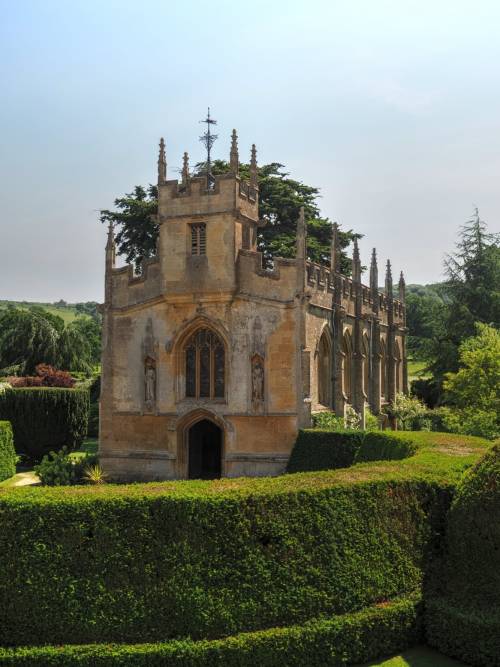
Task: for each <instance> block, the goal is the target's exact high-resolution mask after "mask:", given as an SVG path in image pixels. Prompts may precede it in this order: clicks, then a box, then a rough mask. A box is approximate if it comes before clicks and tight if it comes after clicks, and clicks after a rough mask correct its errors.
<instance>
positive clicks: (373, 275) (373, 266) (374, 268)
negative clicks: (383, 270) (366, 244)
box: [370, 248, 378, 292]
mask: <svg viewBox="0 0 500 667" xmlns="http://www.w3.org/2000/svg"><path fill="white" fill-rule="evenodd" d="M370 289H371V291H372V292H378V265H377V250H376V248H373V250H372V259H371V262H370Z"/></svg>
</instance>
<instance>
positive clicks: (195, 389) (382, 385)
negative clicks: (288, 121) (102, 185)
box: [99, 130, 407, 481]
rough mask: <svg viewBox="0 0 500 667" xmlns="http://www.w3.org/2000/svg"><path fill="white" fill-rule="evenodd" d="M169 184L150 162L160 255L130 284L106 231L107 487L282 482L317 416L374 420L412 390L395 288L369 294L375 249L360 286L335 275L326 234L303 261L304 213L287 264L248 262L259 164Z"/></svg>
mask: <svg viewBox="0 0 500 667" xmlns="http://www.w3.org/2000/svg"><path fill="white" fill-rule="evenodd" d="M229 164H230V172H229V173H227V174H223V175H218V176H212V175H211V172H210V169H207V174H206V176H200V177H192V176H191V174H190V172H189V166H188V159H187V155H186V154H185V155H184V167H183V170H182V177H181V179H180V180H178V179H171V180H168V179H167V163H166V154H165V144H164V141H163V139H162V140H161V142H160V153H159V159H158V216H157V221H158V224H159V238H158V244H157V252H156V256H155V257H152V258H151V259H148V260H146V261H145V262H144V263H143V267H142V272H141V274H140V275H136V274H135V273H134V270H133V268H132V266H125V267H121V268H117V267H116V266H115V240H114V233H113V229H112V227H110V229H109V232H108V241H107V245H106V268H105V301H104V304H103V306H102V313H103V352H102V388H101V401H100V444H99V458H100V462H101V465H102V467H103V469H104V471H105V472H106V473H107V474H108V475H109V476H110V478H112V479H114V480H123V481H126V480H137V481H150V480H167V479H188V478H191V479H193V478H194V479H200V478H201V479H210V478H218V477H239V476H244V475H245V476H246V475H248V476H259V475H277V474H280V473H282V472H283V471H284V470H285V468H286V464H287V461H288V457H289V455H290V452H291V449H292V447H293V444H294V442H295V439H296V436H297V432H298V429H301V428H307V427H309V426H310V425H311V413H312V412H315V411H321V410H332V411H334V412H335V413H336V414H337V415H344V414H345V410H346V408H347V407H348V406H352V407H353V408H354V409H355V410H356V412H357V413H358V414H360V415H361V418H362V419H363V418H364V417H363V415H364V412H365V408H366V407H369V408H370V410H371V411H372V412H373V413H374V414H380V411H381V408H382V407H383V405H384V404H386V403H388V402H390V401H391V400H392V399H394V397H395V395H396V394H397V393H398V392H406V391H407V365H406V344H405V337H406V326H405V284H404V279H403V275H402V274H401V278H400V280H399V291H398V296H399V298H398V299H395V298H394V294H393V281H392V275H391V266H390V263H389V262H387V268H386V275H385V290H384V291H383V292H380V291H379V288H378V270H377V257H376V253H375V250H374V251H373V253H372V257H371V264H370V278H369V285H364V284H362V282H361V260H360V255H359V249H358V246H357V243H356V242H355V243H354V250H353V255H352V272H351V276H350V277H348V276H346V275H342V273H341V272H340V246H339V238H338V229H337V227H336V226H335V225H334V228H333V234H332V242H331V258H330V263H329V265H328V266H326V265H320V264H316V263H313V262H311V261H309V260H308V256H307V233H306V222H305V220H304V214H303V211H301V213H300V216H299V219H298V221H297V239H296V257H295V259H283V258H275V259H274V265H273V267H272V268H266V267H265V265H264V264H263V258H262V254H261V253H260V252H258V250H257V241H258V235H259V228H260V227H261V226H262V225H263V224H265V222H264V221H262V220H260V219H259V188H258V168H257V159H256V150H255V146H252V150H251V161H250V177H249V179H248V180H244V179H243V178H241V177H240V174H239V157H238V142H237V136H236V132H235V131H234V130H233V134H232V141H231V149H230V160H229Z"/></svg>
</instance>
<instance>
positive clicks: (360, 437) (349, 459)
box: [287, 429, 418, 473]
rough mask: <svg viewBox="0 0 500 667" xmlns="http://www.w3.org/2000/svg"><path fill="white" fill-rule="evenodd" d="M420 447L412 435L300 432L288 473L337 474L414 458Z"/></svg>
mask: <svg viewBox="0 0 500 667" xmlns="http://www.w3.org/2000/svg"><path fill="white" fill-rule="evenodd" d="M417 449H418V446H417V444H416V442H415V439H414V438H412V436H411V435H410V434H405V433H393V432H391V431H329V430H325V429H303V430H301V431H299V435H298V436H297V440H296V442H295V445H294V448H293V450H292V454H291V456H290V460H289V462H288V468H287V472H290V473H292V472H307V471H312V470H334V469H337V468H348V467H349V466H351V465H353V464H355V463H363V462H365V461H391V460H400V459H404V458H408V457H409V456H413V454H415V453H416V451H417Z"/></svg>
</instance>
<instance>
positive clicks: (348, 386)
mask: <svg viewBox="0 0 500 667" xmlns="http://www.w3.org/2000/svg"><path fill="white" fill-rule="evenodd" d="M342 352H343V355H344V359H343V369H342V370H343V373H342V381H343V389H344V395H345V397H346V400H347V402H348V403H351V402H352V385H353V382H352V370H353V365H352V345H351V336H350V334H349V332H348V331H346V333H345V334H344V338H343V341H342Z"/></svg>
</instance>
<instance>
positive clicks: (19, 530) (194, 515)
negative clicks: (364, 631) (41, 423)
mask: <svg viewBox="0 0 500 667" xmlns="http://www.w3.org/2000/svg"><path fill="white" fill-rule="evenodd" d="M322 474H324V473H317V474H316V475H314V476H311V477H312V480H311V481H314V483H319V486H318V487H317V488H316V487H314V486H310V487H309V488H308V487H307V484H306V483H305V482H301V483H298V484H297V487H296V489H295V490H293V488H291V489H289V490H288V491H287V492H286V493H285V492H283V491H282V490H281V491H280V490H279V483H280V479H279V478H278V479H276V480H275V479H269V480H266V481H264V482H263V483H259V481H257V482H256V483H255V486H253V482H252V483H249V484H248V488H247V489H246V490H245V489H242V490H241V491H240V492H238V491H237V490H236V491H235V490H233V491H227V492H224V487H226V488H230V485H231V481H230V480H221V481H220V482H218V483H216V482H214V483H212V484H210V483H201V482H200V483H194V484H193V483H190V482H185V483H182V482H176V483H171V485H170V486H169V487H167V488H169V489H174V490H173V491H170V490H166V491H162V490H161V486H159V485H154V484H153V485H151V487H150V486H149V485H136V486H131V487H128V488H127V487H120V486H117V487H112V486H108V487H106V488H105V489H104V490H103V491H102V492H101V491H100V490H96V489H95V488H78V487H65V488H64V487H63V488H47V489H31V490H25V491H23V492H15V491H11V492H6V493H0V517H1V526H0V528H1V529H0V553H1V554H2V562H3V566H2V568H0V644H4V645H24V644H35V645H36V644H44V643H46V642H48V641H50V642H51V643H56V644H64V643H94V642H97V643H98V642H113V641H114V642H137V641H140V642H149V641H160V640H161V641H165V640H167V639H170V638H182V637H186V636H189V637H191V638H193V639H211V638H219V637H223V636H226V635H233V634H235V633H238V632H246V631H253V630H261V629H264V628H271V627H277V626H285V625H290V624H295V623H303V622H305V621H307V620H309V619H311V618H315V617H320V616H322V615H328V616H331V615H333V614H344V613H349V612H352V611H356V610H359V609H362V608H364V607H367V606H370V605H372V604H375V603H377V602H381V601H386V600H391V599H393V598H394V597H396V596H400V595H407V594H411V593H413V592H414V591H418V590H419V589H420V588H421V584H422V578H423V571H424V570H425V567H426V562H427V557H428V554H429V553H431V552H432V551H433V550H434V548H435V546H436V545H435V544H434V541H435V540H436V538H437V537H438V536H439V534H440V533H441V532H442V529H443V525H442V524H443V520H444V515H445V511H446V509H447V507H448V505H449V502H450V488H449V487H445V488H442V487H441V486H439V485H438V484H434V483H432V482H422V481H418V480H417V481H410V480H408V481H406V482H395V481H393V480H379V481H372V482H362V483H357V484H352V483H351V484H331V483H326V484H325V483H323V485H321V475H322ZM284 477H285V478H291V477H292V476H288V475H287V476H284ZM293 477H299V478H300V477H301V476H293ZM281 479H282V480H283V478H281ZM292 481H293V480H292ZM297 481H298V482H300V479H299V480H297ZM235 483H236V484H237V483H238V480H235ZM217 484H219V485H220V490H219V491H218V492H217V491H216V490H217V488H218V486H217ZM259 487H260V491H256V490H254V491H252V489H259ZM149 488H151V489H156V491H155V492H153V491H151V492H149V493H146V491H145V489H149ZM158 489H159V490H158ZM212 489H213V490H214V491H215V492H214V491H212Z"/></svg>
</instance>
